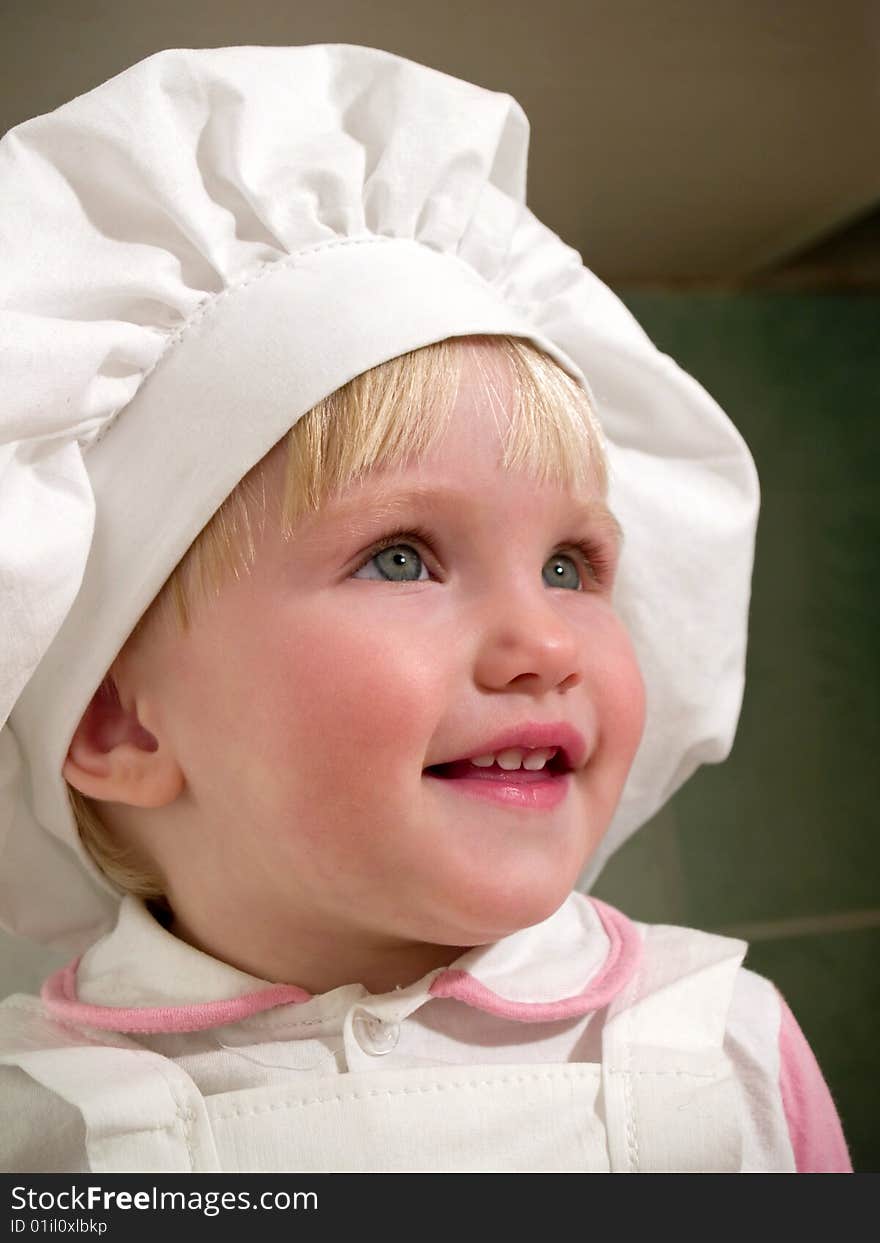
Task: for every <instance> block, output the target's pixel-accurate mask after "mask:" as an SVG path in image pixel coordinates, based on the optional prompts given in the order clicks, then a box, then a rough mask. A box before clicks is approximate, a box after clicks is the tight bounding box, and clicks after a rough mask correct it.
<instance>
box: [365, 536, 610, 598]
mask: <svg viewBox="0 0 880 1243" xmlns="http://www.w3.org/2000/svg"><path fill="white" fill-rule="evenodd" d="M419 545H421V546H422V547H423V548H427V549H428V550H429V560H430V556H433V553H431V544H430V540H429V538H428V535H427V533H426V532H425V531H422V530H420V529H419V528H410V529H407V530H405V531H394V532H392V533H390V534H388V535H385V536H383V538H382V539H380V540H379V541H377V543H376V544H374V545H373V547H372V548H371V549H370V550H369V552H368V553H367V554H366V556H365V557H364V559H363V560H362V561H361V563H360V565H359V566H358V567H357V569H356V570H355V571H354V572H353V574H352V577H353V578H355V577H357V576H358V575H359V574H360V571H361V570H363V569H365V568H366V567H367V566H368V565H369V564H370V562H372V561H374V560H376V558H377V557H379V556H380V555H381V554H382V553H383V552H388V551H390V550H391V549H392V548H409V549H410V550H411V551H412V552H415V553H416V555H417V557H418V559H419V561H420V562H422V564H423V565H425V562H424V558H423V557H422V555H421V551H420V548H419ZM568 554H574V555H573V556H571V557H570V558H568V559H570V560H572V561H578V562H580V563H581V564H582V565H583V567H584V568H585V570H586V573H587V578H588V580H589V584H590V585H589V586H587V587H584V588H576V590H584V591H597V590H601V588H602V587H603V586H604V585H605V583H606V580H607V578H608V575H609V569H610V567H609V563H608V559H607V557H606V555H605V553H604V550H603V549H602V547H601V545H599V544H594V543H592V542H591V541H584V542H577V543H575V544H574V545H572V546H571V547H570V548H568V549H560V550H559V551H558V552H555V553H553V555H552V557H550V561H560V560H565V559H566V558H567V557H568ZM411 562H412V559H411V558H409V559H408V558H404V562H403V564H400V563H398V564H397V567H396V568H398V569H400V570H401V571H402V572H404V573H405V572H406V570H407V569H408V568H410V566H411ZM425 568H427V566H426V565H425ZM558 577H559V581H558V582H552V583H550V584H549V585H550V586H553V587H564V586H566V584H565V583H564V582H563V581H562V578H563V576H562V575H559V576H558ZM373 581H379V582H381V581H385V582H399V583H406V582H421V581H425V580H423V579H413V578H409V579H407V578H391V577H388V576H387V575H385V577H384V579H374V580H373Z"/></svg>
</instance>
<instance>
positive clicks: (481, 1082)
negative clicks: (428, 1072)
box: [212, 1065, 712, 1122]
mask: <svg viewBox="0 0 880 1243" xmlns="http://www.w3.org/2000/svg"><path fill="white" fill-rule="evenodd" d="M600 1069H601V1068H600V1067H599V1066H598V1065H597V1067H596V1072H597V1076H598V1072H599V1070H600ZM618 1073H619V1072H618ZM626 1073H627V1074H629V1073H630V1072H626ZM633 1073H635V1074H642V1073H644V1074H650V1075H670V1076H680V1077H684V1078H712V1076H711V1075H699V1076H696V1075H695V1076H689V1075H688V1074H687V1072H685V1071H644V1072H641V1071H636V1072H633ZM579 1078H583V1076H582V1075H578V1074H571V1073H568V1074H566V1073H562V1074H544V1075H515V1076H513V1075H508V1076H505V1077H504V1078H503V1079H468V1080H456V1081H455V1082H454V1083H431V1084H421V1085H419V1086H418V1087H414V1088H371V1089H368V1090H366V1091H363V1092H352V1093H343V1094H340V1095H335V1096H311V1097H307V1098H305V1099H304V1100H286V1101H276V1102H274V1103H273V1104H271V1105H255V1106H253V1107H252V1108H239V1107H235V1106H231V1107H229V1108H228V1109H218V1110H215V1111H212V1113H213V1117H214V1119H215V1120H216V1121H218V1122H219V1121H224V1120H226V1119H229V1118H250V1117H257V1116H259V1115H260V1114H271V1113H277V1112H278V1111H279V1110H282V1109H283V1110H293V1109H298V1108H304V1107H306V1106H312V1105H341V1104H346V1103H348V1102H349V1101H370V1100H373V1099H381V1098H386V1099H390V1098H393V1097H398V1096H399V1097H406V1096H427V1095H429V1094H432V1093H433V1094H437V1093H440V1092H449V1091H454V1090H455V1089H457V1088H493V1087H505V1086H507V1085H508V1084H528V1083H541V1082H545V1083H553V1082H565V1081H566V1080H571V1079H579Z"/></svg>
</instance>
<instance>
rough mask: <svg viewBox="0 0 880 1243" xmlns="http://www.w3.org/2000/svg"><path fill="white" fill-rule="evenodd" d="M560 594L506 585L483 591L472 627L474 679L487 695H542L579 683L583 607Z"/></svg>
mask: <svg viewBox="0 0 880 1243" xmlns="http://www.w3.org/2000/svg"><path fill="white" fill-rule="evenodd" d="M565 594H566V593H565V592H563V591H562V590H561V589H555V590H554V588H552V587H549V586H547V585H546V584H545V585H542V583H541V581H540V579H539V582H538V585H537V586H532V585H531V584H529V585H520V586H517V585H515V584H512V583H511V580H510V578H508V579H507V581H506V583H504V584H499V585H498V586H497V587H493V588H492V589H491V590H487V593H486V596H485V597H484V598H483V600H482V601H481V603H480V606H479V616H478V618H477V625H478V627H479V633H480V635H481V639H480V645H479V649H478V653H477V660H476V670H475V675H476V678H477V680H478V682H479V683H480V684H481V685H483V686H485V687H487V688H489V689H492V690H502V689H504V688H506V687H509V686H517V687H519V688H520V689H522V690H524V691H525V690H528V691H531V692H533V693H542V692H546V691H551V690H554V689H559V690H568V689H570V688H572V687H575V686H577V685H579V684H580V683H581V682H582V681H583V679H584V662H585V660H586V658H587V653H588V650H589V646H588V643H587V641H586V635H585V626H586V624H587V623H586V620H585V618H586V615H585V613H584V611H583V609H582V608H570V607H566V606H567V605H569V604H578V603H582V602H575V601H566V600H563V599H561V598H560V597H562V596H564V595H565Z"/></svg>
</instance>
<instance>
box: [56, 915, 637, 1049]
mask: <svg viewBox="0 0 880 1243" xmlns="http://www.w3.org/2000/svg"><path fill="white" fill-rule="evenodd" d="M640 949H641V938H640V937H639V934H638V932H637V930H636V928H635V926H634V925H633V924H632V923H631V922H630V921H629V920H628V919H627V918H626V916H624V915H622V914H621V913H620V912H619V911H617V910H615V909H614V908H613V907H610V906H608V905H606V904H605V903H604V902H600V901H599V900H598V899H597V898H590V897H586V896H584V895H583V894H581V893H577V892H575V893H572V894H570V895H569V897H568V898H567V899H566V900H565V902H563V904H562V905H561V906H560V907H559V908H558V909H557V910H556V911H555V912H554V913H553V914H552V915H551V916H549V918H548V919H545V920H543V921H542V922H541V923H539V924H535V925H533V926H532V927H530V928H523V929H521V930H520V931H518V932H515V933H512V934H511V935H510V936H508V937H503V938H502V939H501V940H500V941H496V942H494V943H493V944H491V945H481V946H476V947H475V948H473V949H470V950H467V951H466V952H465V953H464V954H462V955H461V956H460V957H459V958H457V959H456V960H455V961H454V962H453V963H451V964H450V965H449V966H448V967H439V968H437V969H436V970H434V971H431V972H429V973H428V974H427V975H425V976H423V977H422V979H421V980H419V981H417V982H416V983H415V984H412V985H410V986H409V987H408V988H406V989H403V990H398V991H396V992H394V993H390V994H384V995H383V996H382V997H378V998H373V999H372V1000H373V1001H374V1002H378V1003H379V1004H380V1008H382V1003H383V1001H386V999H387V1002H386V1006H387V1005H393V1006H394V1008H395V1009H401V1008H403V1009H405V1011H406V1013H411V1012H412V1011H413V1010H414V1009H416V1008H417V1007H418V1006H419V1005H421V1004H424V1002H426V1001H429V1000H431V999H432V998H439V997H444V998H452V999H454V1000H457V1001H459V1002H461V1003H463V1004H465V1005H468V1006H473V1007H475V1008H476V1009H479V1010H482V1011H484V1012H485V1013H488V1014H493V1015H496V1016H499V1017H502V1018H508V1019H512V1020H515V1021H520V1022H548V1021H553V1020H558V1019H566V1018H572V1017H575V1016H578V1015H582V1014H586V1013H587V1012H589V1011H590V1010H596V1009H599V1008H600V1007H602V1006H604V1005H607V1003H608V1001H609V1000H610V999H611V997H613V996H614V995H615V993H616V992H617V991H618V990H619V989H620V988H622V987H623V985H624V984H625V982H626V981H627V980H628V979H629V977H630V976H631V975H632V973H633V971H634V970H635V968H636V965H637V962H638V958H639V954H640ZM340 992H345V993H346V994H348V993H352V992H353V993H357V998H358V999H362V998H363V999H369V998H370V994H368V992H367V990H366V989H365V988H363V986H362V985H346V986H343V988H342V989H335V990H333V991H332V993H326V994H322V995H320V996H314V997H313V996H312V995H311V994H309V993H308V992H306V991H305V990H304V989H302V988H298V987H297V986H296V985H291V984H272V983H269V982H268V981H266V980H260V979H258V978H257V977H255V976H251V975H248V974H247V973H246V972H243V971H239V970H238V969H237V968H236V967H232V966H230V965H229V964H228V963H224V962H221V961H219V960H218V959H216V958H212V957H211V956H210V955H208V954H205V953H203V952H202V951H201V950H198V949H196V948H194V947H193V946H191V945H188V944H187V943H186V942H184V941H181V940H179V939H178V938H177V937H175V936H172V934H171V933H169V932H168V931H167V930H166V929H165V928H163V927H162V925H161V924H160V923H159V922H158V920H157V919H156V918H155V917H154V916H153V915H152V914H151V913H150V911H149V910H148V909H147V907H146V906H145V905H144V903H143V902H141V901H140V900H138V899H136V898H133V897H126V898H125V899H123V902H122V904H121V907H120V912H119V918H118V920H117V923H116V926H115V928H114V929H113V930H112V931H111V932H109V933H108V934H107V935H106V936H105V937H103V938H102V939H101V940H100V941H98V942H96V943H95V945H93V946H92V947H91V948H90V949H89V950H87V951H86V953H85V954H84V955H83V956H82V957H81V958H80V959H77V960H75V961H74V962H72V963H70V964H69V965H68V966H67V967H63V968H62V969H61V970H60V971H57V972H55V974H54V975H52V976H50V977H49V979H48V980H47V981H46V982H45V984H44V985H43V989H42V998H43V1002H44V1004H45V1006H46V1009H47V1010H48V1012H49V1013H50V1015H51V1016H52V1017H53V1018H56V1019H58V1020H60V1021H62V1022H67V1023H74V1024H76V1025H79V1026H88V1027H96V1028H100V1029H104V1030H110V1031H117V1032H142V1033H147V1032H153V1033H156V1032H185V1031H199V1030H205V1029H207V1028H212V1027H218V1026H221V1025H227V1024H230V1023H236V1022H240V1021H241V1020H243V1019H247V1018H249V1017H250V1016H252V1015H254V1014H259V1013H262V1012H264V1011H267V1010H272V1009H275V1008H277V1007H280V1006H289V1005H296V1006H303V1005H308V1006H310V1007H311V1006H314V1007H316V1008H317V1009H319V1010H320V1009H323V1008H325V1007H326V1003H327V1001H328V1000H329V999H330V998H331V997H333V996H334V995H335V994H339V993H340Z"/></svg>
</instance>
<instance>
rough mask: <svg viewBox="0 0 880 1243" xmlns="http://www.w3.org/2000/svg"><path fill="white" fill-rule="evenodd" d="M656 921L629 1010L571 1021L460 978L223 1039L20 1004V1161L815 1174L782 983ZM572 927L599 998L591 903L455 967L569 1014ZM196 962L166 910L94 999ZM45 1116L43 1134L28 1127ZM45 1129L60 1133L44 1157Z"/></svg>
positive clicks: (718, 946)
mask: <svg viewBox="0 0 880 1243" xmlns="http://www.w3.org/2000/svg"><path fill="white" fill-rule="evenodd" d="M560 916H561V918H560ZM635 929H636V931H637V933H638V936H639V937H640V938H641V940H642V943H643V957H642V965H641V967H640V969H639V970H638V971H637V972H636V973H635V974H633V975H632V976H631V977H630V979H629V981H628V983H627V984H626V985H625V986H624V988H623V989H622V990H621V991H620V992H619V993H618V995H617V996H616V997H615V998H614V999H613V1000H612V1002H611V1004H610V1005H608V1006H605V1007H602V1008H600V1009H597V1010H590V1011H588V1012H587V1013H585V1014H583V1015H581V1016H579V1017H577V1018H575V1019H571V1018H569V1019H564V1020H558V1021H551V1022H548V1021H542V1022H528V1021H514V1020H511V1019H506V1018H501V1017H498V1016H495V1015H492V1014H488V1013H486V1012H485V1011H483V1010H480V1009H479V1008H477V1007H475V1006H471V1005H466V1004H463V1003H462V1002H460V1001H456V1000H454V999H451V998H440V999H437V998H432V997H431V996H430V995H429V992H428V990H429V988H430V984H431V981H432V980H433V979H434V978H435V977H436V975H437V972H436V971H434V972H430V973H429V974H428V975H426V976H425V977H424V978H423V979H422V980H420V981H418V982H417V983H415V984H414V985H412V986H411V987H410V988H408V989H402V990H395V991H394V992H392V993H388V994H383V995H382V996H371V995H370V994H368V993H367V992H366V990H365V989H364V988H363V987H362V986H361V985H346V986H344V987H342V988H339V989H334V990H333V991H332V992H329V993H326V994H323V995H321V996H319V997H313V998H312V999H311V1000H309V1001H307V1002H301V1003H297V1004H292V1005H283V1006H280V1007H277V1008H275V1009H273V1010H268V1011H265V1012H262V1013H259V1014H255V1015H252V1016H251V1017H250V1018H247V1019H244V1020H242V1021H241V1022H238V1023H234V1024H231V1025H228V1026H226V1027H222V1028H214V1029H210V1030H207V1031H203V1032H191V1033H178V1034H158V1035H142V1036H137V1037H129V1036H121V1035H114V1034H112V1033H108V1032H98V1031H96V1030H95V1029H92V1030H89V1029H77V1028H74V1027H68V1026H62V1025H60V1024H57V1023H53V1022H52V1021H51V1020H49V1019H47V1018H46V1017H45V1014H44V1013H43V1011H42V1009H41V1007H40V1005H39V1003H38V1002H37V1001H36V999H31V998H26V997H15V998H11V999H9V1000H8V1001H7V1002H6V1003H5V1004H4V1005H3V1006H2V1007H0V1062H3V1063H4V1064H5V1067H4V1068H3V1069H0V1086H2V1092H3V1097H4V1100H5V1101H6V1106H5V1111H4V1119H3V1121H4V1127H3V1130H2V1133H0V1167H2V1168H3V1169H6V1170H13V1169H14V1170H18V1169H24V1168H29V1167H28V1166H27V1164H21V1162H27V1161H30V1162H32V1163H34V1164H35V1165H37V1166H38V1168H42V1169H47V1170H49V1169H52V1170H58V1171H74V1170H83V1169H87V1168H90V1169H92V1170H94V1171H97V1172H108V1171H135V1170H142V1171H157V1172H160V1171H172V1170H178V1171H184V1170H189V1169H193V1170H203V1171H211V1170H218V1169H222V1170H225V1171H260V1172H266V1171H283V1170H291V1169H296V1170H298V1171H302V1172H321V1171H330V1172H336V1171H346V1170H356V1171H363V1172H368V1171H374V1170H375V1171H381V1170H388V1171H405V1170H409V1171H416V1170H437V1171H440V1170H445V1171H453V1170H455V1171H477V1170H482V1171H491V1170H498V1171H502V1170H517V1171H522V1172H537V1171H542V1170H543V1171H554V1170H555V1171H571V1172H577V1171H594V1172H599V1171H604V1170H618V1171H621V1172H636V1171H640V1172H648V1171H652V1170H676V1171H682V1170H693V1169H700V1170H704V1171H708V1170H728V1171H733V1170H737V1171H738V1170H764V1171H773V1170H778V1171H790V1170H793V1169H794V1160H793V1155H792V1150H791V1145H790V1142H789V1139H788V1135H787V1131H786V1127H785V1120H784V1115H783V1111H782V1104H781V1099H780V1095H779V1088H778V1055H777V1054H776V1053H775V1052H774V1050H775V1047H776V1042H777V1038H778V1029H779V1008H778V1002H777V1000H776V994H775V990H774V989H773V988H772V986H771V985H770V984H768V983H767V982H766V981H764V980H762V979H761V978H760V977H758V976H755V975H753V974H752V973H751V972H749V971H746V970H744V969H742V967H741V962H742V957H743V953H744V950H745V946H744V945H743V943H742V942H740V941H734V940H731V939H728V938H722V937H717V936H712V935H709V934H706V933H700V932H695V931H693V930H691V929H684V928H671V927H666V926H662V925H644V924H637V925H635ZM563 930H567V932H568V935H569V937H570V941H569V943H568V945H567V947H566V951H567V952H566V954H565V957H566V960H567V961H568V962H569V963H570V964H571V966H570V968H569V970H568V972H565V971H563V972H562V973H561V974H560V975H559V976H558V977H557V978H558V984H559V989H560V997H561V996H563V995H565V996H568V995H570V994H571V992H572V990H575V991H577V992H580V991H583V990H584V989H585V987H586V986H587V985H588V984H589V983H590V980H591V979H592V978H594V977H595V975H596V974H597V973H598V972H599V971H600V970H601V969H602V967H603V964H604V960H605V954H606V952H607V949H608V937H607V935H606V934H605V932H604V931H603V928H602V926H601V924H600V922H599V921H598V920H597V919H596V917H595V912H594V911H593V910H592V907H591V904H590V902H589V900H587V899H585V898H583V897H582V896H581V895H579V894H573V895H572V896H571V897H570V898H569V899H568V901H567V902H566V904H565V907H564V908H562V909H561V911H560V912H557V914H556V916H553V917H551V919H550V920H549V921H545V922H544V923H543V924H539V925H537V926H536V927H535V928H533V929H529V930H528V932H527V934H525V935H524V934H522V933H518V934H516V936H515V937H514V938H507V939H505V940H503V941H500V942H498V943H497V944H496V945H494V946H492V947H491V950H490V951H489V952H487V954H486V962H485V964H484V963H482V962H481V959H480V954H479V952H475V951H469V952H468V954H467V955H465V956H462V958H461V959H459V960H457V962H456V963H454V964H452V965H453V966H454V967H456V968H461V967H462V965H463V961H464V958H465V957H467V959H468V962H469V966H470V973H471V974H472V976H473V978H474V979H476V980H478V981H479V982H481V983H483V984H486V985H487V986H488V985H489V983H490V981H491V982H492V983H493V984H494V985H495V986H500V984H501V982H502V981H505V982H506V984H507V985H508V986H510V985H513V986H514V987H515V988H516V991H517V992H518V994H519V997H520V1000H524V999H526V997H527V996H529V982H531V983H532V985H533V986H536V987H538V988H540V990H541V994H540V998H539V997H538V996H537V995H536V994H531V1000H534V1001H537V1000H539V999H540V1000H541V1001H546V1000H547V995H546V989H545V988H543V987H542V984H543V981H544V980H545V979H546V973H547V969H548V967H549V966H550V964H551V961H552V958H553V957H554V956H555V955H556V954H558V953H559V951H560V948H561V946H562V941H561V937H562V934H563ZM508 942H510V944H508ZM187 952H188V953H189V954H190V955H191V961H190V963H189V964H184V963H182V961H181V946H180V943H179V942H175V941H174V938H172V937H170V936H169V935H168V934H167V933H165V932H164V931H163V930H162V929H161V928H160V927H159V925H158V924H156V923H155V921H153V920H152V919H151V918H149V917H146V918H136V919H128V920H122V921H121V923H120V926H119V927H118V928H117V930H115V931H114V932H113V933H111V934H109V935H108V937H107V938H105V940H104V942H103V944H102V945H101V947H100V961H101V963H102V968H101V971H100V972H98V971H97V968H95V967H94V964H95V963H97V962H98V961H99V956H98V955H97V954H93V956H92V958H91V964H92V965H91V966H90V964H89V963H88V962H87V961H86V960H85V959H84V960H83V961H82V962H81V963H80V969H79V982H80V988H79V995H80V998H81V1000H86V998H87V997H92V998H95V997H97V996H98V995H101V994H102V993H103V992H104V991H105V984H106V979H107V972H108V971H111V968H112V963H113V960H114V957H117V956H118V959H119V962H120V964H124V970H123V971H121V972H120V973H119V979H123V978H127V979H129V980H130V988H129V991H128V992H127V993H125V992H124V991H123V990H121V989H115V990H114V992H113V995H114V997H115V998H116V1003H117V1004H120V1005H124V1004H134V1003H135V1001H136V1000H137V999H139V998H142V997H145V996H149V997H150V998H151V1001H153V1002H155V1003H156V1004H160V1005H161V1004H171V1003H172V1002H173V1001H174V999H175V996H176V989H175V984H174V982H173V980H172V978H171V972H172V971H174V970H178V969H180V968H181V967H183V968H184V970H185V971H186V972H187V974H189V975H191V976H192V977H193V978H196V977H200V976H203V978H204V979H207V978H208V976H207V973H205V968H206V966H207V963H206V962H205V955H203V954H201V953H199V952H198V951H196V950H192V949H190V948H189V947H184V953H187ZM133 955H134V958H133ZM490 960H491V961H490ZM133 961H136V962H140V963H142V964H143V970H142V973H140V975H139V973H138V972H137V971H132V964H133ZM590 964H591V965H590ZM484 965H485V968H486V970H485V974H484V971H483V966H484ZM163 966H165V967H166V968H167V969H168V972H169V975H168V989H167V990H166V992H165V993H164V994H163V993H162V992H161V990H157V989H156V983H157V980H158V979H159V976H160V973H161V971H162V968H163ZM585 967H586V968H587V970H588V971H589V974H588V976H587V977H585V976H584V974H583V970H584V968H585ZM211 971H212V973H213V975H212V979H213V981H214V983H215V984H218V985H219V986H220V988H221V991H222V992H223V993H224V995H226V996H236V995H238V996H241V995H243V994H242V992H240V991H238V990H241V989H243V988H244V985H245V980H243V979H242V978H240V977H241V973H239V972H236V971H235V969H234V968H231V967H227V966H225V965H224V964H221V963H216V962H214V961H213V960H211ZM224 972H225V973H228V979H227V982H226V984H225V985H223V984H222V983H221V981H220V977H221V976H222V974H223V973H224ZM203 973H204V974H203ZM111 974H112V972H111ZM102 977H103V978H102ZM258 983H259V984H260V986H261V987H265V982H258ZM24 1108H26V1109H27V1111H28V1117H29V1119H30V1120H31V1122H32V1126H30V1127H28V1128H27V1129H26V1130H25V1129H23V1128H21V1127H20V1125H19V1124H18V1121H17V1117H16V1115H17V1114H18V1112H19V1110H20V1109H24ZM7 1114H8V1125H7V1116H6V1115H7ZM83 1119H85V1123H83V1121H82V1120H83ZM36 1120H39V1124H40V1127H41V1131H42V1134H43V1135H44V1137H45V1138H44V1141H43V1146H42V1147H41V1148H40V1149H36V1150H35V1148H34V1140H33V1125H34V1124H35V1121H36ZM86 1126H87V1128H88V1134H87V1131H86Z"/></svg>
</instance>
